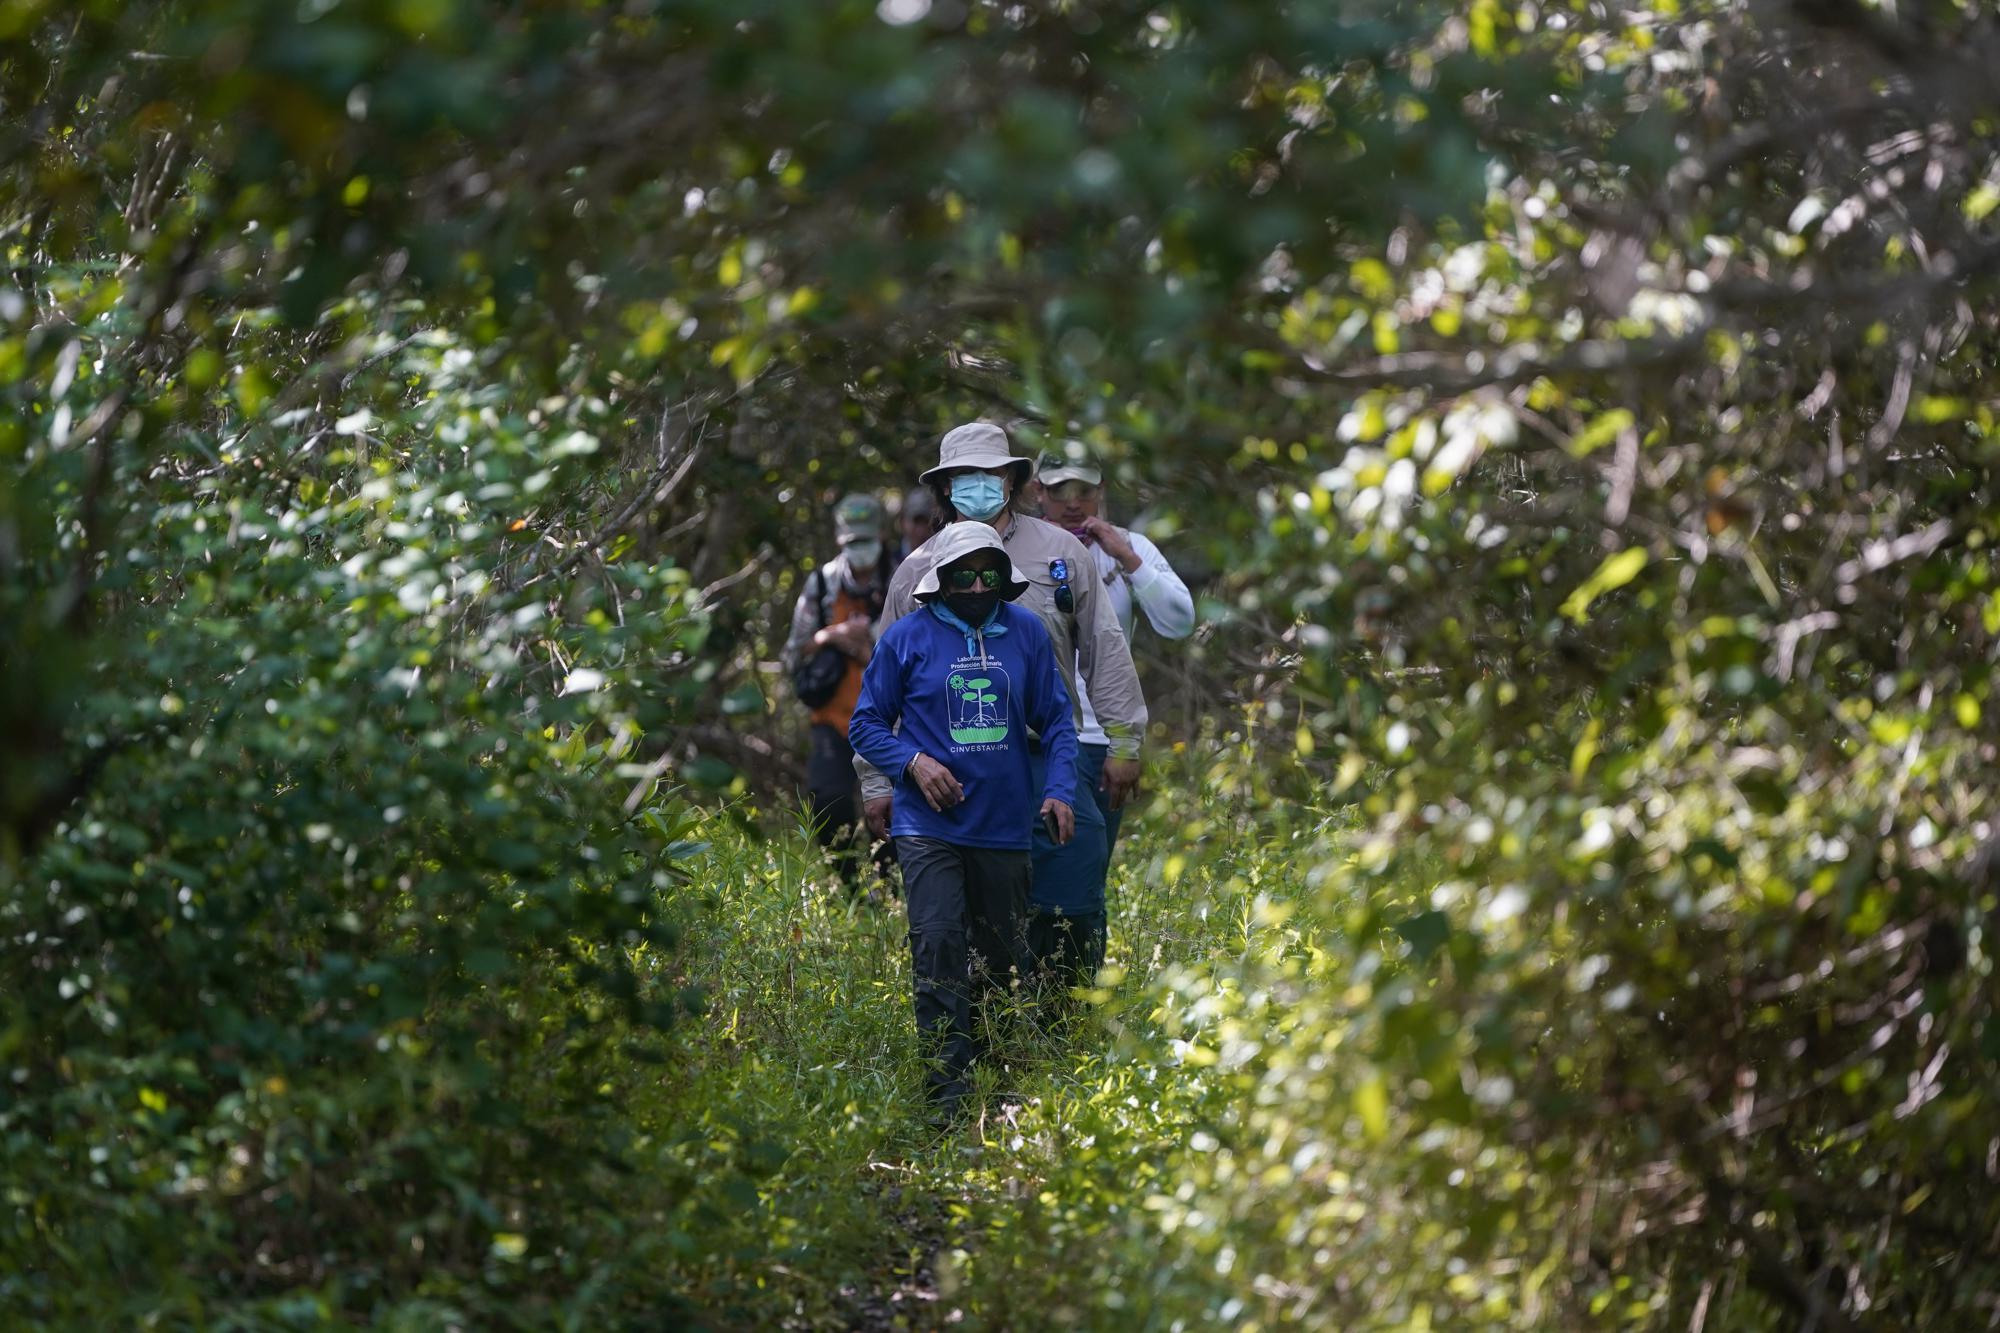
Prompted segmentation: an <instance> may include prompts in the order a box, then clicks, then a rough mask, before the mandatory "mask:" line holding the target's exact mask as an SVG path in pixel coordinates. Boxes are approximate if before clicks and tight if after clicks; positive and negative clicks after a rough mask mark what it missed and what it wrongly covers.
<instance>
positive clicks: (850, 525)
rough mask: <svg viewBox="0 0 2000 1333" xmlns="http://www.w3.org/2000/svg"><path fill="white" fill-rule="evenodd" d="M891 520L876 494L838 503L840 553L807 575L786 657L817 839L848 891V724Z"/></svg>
mask: <svg viewBox="0 0 2000 1333" xmlns="http://www.w3.org/2000/svg"><path fill="white" fill-rule="evenodd" d="M886 522H887V515H886V514H885V513H884V511H883V508H882V504H881V502H880V501H879V500H877V499H876V498H875V497H874V496H872V495H850V496H847V497H846V498H844V499H843V500H841V502H840V503H839V504H837V505H835V506H834V508H833V534H834V540H835V541H836V542H837V543H838V544H839V546H840V554H838V555H836V556H835V557H834V558H833V559H831V560H829V561H827V562H826V563H825V564H823V565H821V566H820V567H819V568H818V569H817V570H815V571H814V572H813V573H812V574H810V575H808V576H807V578H806V582H805V587H804V588H803V589H801V590H800V592H799V598H798V601H797V603H796V604H795V605H794V606H793V607H792V630H791V634H790V635H789V636H788V637H787V638H786V640H785V649H784V653H783V657H782V660H783V663H784V667H785V671H786V674H787V675H788V676H789V677H790V678H791V682H792V691H793V693H794V694H796V695H797V696H798V699H799V702H800V703H802V704H804V705H805V707H806V710H807V716H808V717H809V719H810V722H811V736H812V740H811V749H810V750H809V751H808V754H807V759H806V807H807V810H808V811H809V813H810V815H811V817H812V820H813V825H814V828H815V831H816V834H817V836H818V838H819V842H820V845H821V846H822V847H826V848H827V849H829V850H830V851H831V852H832V853H833V857H834V864H835V865H836V866H837V867H838V868H839V871H840V875H841V878H842V879H843V880H845V881H846V882H847V885H848V887H849V888H850V889H852V888H854V887H856V886H857V875H858V871H859V857H858V856H857V855H856V852H855V847H854V844H855V842H856V838H857V834H856V820H857V817H858V816H859V813H860V811H859V809H858V800H857V791H856V787H855V775H854V751H853V749H852V748H851V747H850V746H849V745H848V741H847V728H848V722H849V720H850V719H851V718H852V717H853V715H854V704H855V700H857V699H858V698H859V697H860V695H861V677H862V671H863V669H864V668H866V667H867V665H868V660H869V658H870V657H871V656H872V655H873V653H874V650H875V626H876V624H877V622H878V621H879V620H880V618H881V615H882V602H883V599H884V598H885V597H886V596H887V593H888V583H889V579H888V561H887V560H885V559H884V558H883V550H882V538H883V536H884V529H885V526H886Z"/></svg>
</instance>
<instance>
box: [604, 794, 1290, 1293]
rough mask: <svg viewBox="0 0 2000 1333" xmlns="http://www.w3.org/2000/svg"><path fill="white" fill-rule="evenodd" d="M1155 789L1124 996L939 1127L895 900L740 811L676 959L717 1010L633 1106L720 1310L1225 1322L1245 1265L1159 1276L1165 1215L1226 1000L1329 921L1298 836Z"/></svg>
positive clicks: (679, 977)
mask: <svg viewBox="0 0 2000 1333" xmlns="http://www.w3.org/2000/svg"><path fill="white" fill-rule="evenodd" d="M1160 776H1162V777H1163V778H1165V779H1166V780H1165V781H1164V782H1163V784H1162V786H1163V789H1164V790H1166V791H1167V792H1169V793H1170V795H1167V796H1161V797H1157V798H1153V799H1150V800H1148V801H1146V802H1144V803H1142V805H1141V806H1140V807H1139V808H1138V809H1137V810H1135V812H1134V814H1133V817H1132V818H1131V819H1129V820H1128V823H1127V832H1126V836H1125V838H1124V840H1123V842H1122V843H1121V846H1120V850H1119V855H1118V864H1117V866H1116V868H1115V870H1114V877H1113V888H1112V909H1113V921H1112V938H1111V949H1110V955H1111V956H1110V965H1109V967H1108V968H1107V970H1106V973H1105V976H1104V978H1103V984H1102V986H1101V988H1099V989H1097V990H1095V991H1093V992H1091V993H1090V994H1088V995H1087V996H1084V997H1081V1002H1080V1004H1079V1006H1078V1011H1077V1016H1076V1017H1075V1018H1074V1019H1073V1021H1071V1022H1070V1023H1068V1024H1066V1025H1057V1026H1055V1027H1047V1026H1043V1025H1039V1024H1036V1023H1034V1022H1031V1021H1027V1019H1028V1018H1029V1017H1030V1016H1029V1015H1026V1014H1015V1015H1012V1016H1011V1018H1012V1019H1013V1021H1009V1022H1005V1023H1003V1024H1002V1025H1000V1029H999V1035H998V1040H997V1044H996V1047H995V1050H994V1052H993V1055H992V1057H991V1058H990V1059H989V1060H988V1061H987V1062H986V1064H985V1065H983V1066H982V1068H981V1070H980V1072H979V1076H978V1085H977V1087H978V1094H979V1095H978V1096H976V1097H975V1098H974V1101H973V1107H972V1110H971V1113H970V1114H969V1115H968V1117H967V1119H966V1120H965V1122H964V1123H962V1124H961V1125H959V1126H958V1127H956V1128H954V1129H951V1130H948V1131H945V1132H944V1133H942V1134H940V1133H938V1132H936V1131H933V1130H931V1129H928V1128H926V1126H925V1124H924V1118H923V1109H924V1108H923V1106H922V1102H921V1071H920V1068H919V1064H918V1060H917V1049H916V1034H915V1029H914V1024H913V1021H912V1018H911V1005H910V993H909V966H908V953H907V945H906V942H905V934H904V932H905V924H904V917H903V912H902V907H901V904H900V902H898V901H895V900H893V899H887V898H886V897H880V898H878V897H877V896H870V897H864V898H862V899H859V900H856V899H851V898H850V897H849V896H848V895H847V894H846V892H845V891H844V890H843V889H842V888H841V887H840V886H839V885H838V883H837V880H836V879H835V877H834V875H833V874H832V871H831V869H830V868H829V867H828V865H827V864H826V862H825V861H824V859H823V858H822V857H821V856H820V855H819V853H818V852H817V851H816V850H815V849H813V848H812V847H811V845H810V843H809V841H808V840H807V839H806V838H804V837H803V836H802V835H801V834H800V833H799V832H797V831H796V830H793V829H786V830H785V832H784V833H783V835H782V836H778V837H774V838H770V839H768V840H765V839H759V838H757V837H755V836H751V835H748V834H746V833H745V832H744V831H743V826H746V825H747V823H748V819H747V818H744V819H739V820H738V821H737V822H736V824H733V825H728V826H727V829H728V831H726V832H724V833H722V834H721V835H720V836H719V837H718V838H717V840H716V842H715V843H714V845H713V846H712V847H711V848H710V849H709V851H708V853H707V856H706V858H705V860H704V861H703V862H702V868H701V870H700V871H699V872H698V874H697V876H696V878H695V880H694V881H693V882H692V883H691V884H690V885H689V886H688V888H687V890H686V891H685V893H684V894H683V895H682V896H681V897H680V898H679V900H677V901H676V902H675V903H674V904H673V910H674V911H676V912H677V913H678V914H679V915H680V916H681V918H682V922H683V925H684V927H685V929H686V936H685V940H684V943H683V945H682V947H681V948H680V949H679V950H677V951H675V952H674V953H672V954H669V955H664V956H662V957H661V958H660V959H659V960H658V979H659V981H660V983H661V984H662V985H663V986H664V985H672V986H675V987H686V986H693V987H695V988H697V991H698V993H699V994H700V995H701V996H702V1008H701V1012H700V1015H699V1017H697V1018H695V1019H693V1020H691V1021H690V1022H689V1023H688V1024H687V1025H686V1026H685V1027H684V1028H683V1029H682V1030H681V1031H680V1032H679V1033H678V1034H677V1037H676V1039H675V1042H674V1043H673V1050H672V1054H671V1056H670V1059H669V1063H668V1064H667V1065H666V1066H665V1067H663V1068H660V1069H658V1070H656V1071H648V1072H647V1073H645V1074H643V1075H640V1076H636V1077H635V1078H634V1080H633V1083H632V1086H631V1087H630V1088H629V1089H628V1090H626V1092H625V1095H626V1096H628V1097H629V1099H630V1105H631V1108H632V1111H633V1115H634V1119H635V1121H636V1123H637V1124H638V1125H639V1126H640V1127H641V1129H642V1130H643V1131H645V1132H647V1133H650V1134H653V1135H656V1136H657V1142H656V1143H653V1144H651V1145H650V1146H651V1147H652V1148H653V1150H654V1151H655V1152H656V1153H657V1155H658V1159H659V1162H660V1169H661V1171H662V1173H663V1176H664V1177H665V1178H667V1179H670V1180H673V1181H676V1182H678V1183H679V1184H680V1185H681V1186H683V1187H684V1188H685V1189H686V1191H687V1194H686V1196H685V1200H686V1201H685V1202H683V1203H679V1204H673V1205H669V1206H668V1207H667V1208H666V1210H665V1216H664V1217H663V1219H662V1230H663V1234H664V1236H665V1244H664V1246H663V1253H662V1257H663V1259H665V1260H666V1261H667V1262H670V1263H671V1264H672V1265H673V1266H674V1267H675V1268H676V1269H677V1270H679V1271H680V1272H681V1273H682V1274H684V1275H685V1289H686V1291H687V1293H688V1297H689V1299H690V1301H691V1303H692V1304H693V1305H694V1306H695V1307H696V1308H697V1309H698V1310H700V1311H703V1312H704V1314H705V1317H706V1318H707V1319H708V1320H710V1321H713V1322H715V1323H716V1324H719V1325H725V1326H726V1325H738V1326H745V1327H748V1326H771V1325H778V1324H783V1325H786V1326H791V1327H802V1328H815V1327H847V1326H853V1325H862V1326H889V1325H890V1324H892V1323H895V1322H899V1321H900V1322H903V1323H907V1324H910V1325H912V1326H916V1327H928V1326H931V1325H933V1324H943V1323H946V1322H968V1323H970V1324H971V1325H972V1326H975V1327H1008V1326H1017V1327H1018V1326H1026V1325H1029V1324H1043V1323H1047V1322H1051V1321H1058V1322H1061V1321H1067V1322H1079V1321H1080V1322H1082V1323H1085V1324H1109V1323H1113V1322H1117V1321H1118V1320H1119V1319H1120V1317H1121V1315H1122V1314H1123V1313H1126V1312H1130V1313H1131V1314H1133V1315H1143V1316H1145V1317H1146V1318H1147V1319H1148V1320H1149V1321H1150V1320H1154V1319H1162V1318H1163V1319H1164V1320H1165V1323H1162V1324H1161V1326H1163V1327H1164V1326H1166V1325H1167V1324H1170V1323H1173V1322H1175V1320H1176V1319H1178V1318H1194V1319H1197V1320H1200V1319H1205V1318H1209V1317H1221V1312H1223V1311H1224V1310H1225V1309H1226V1308H1227V1307H1228V1303H1229V1302H1230V1301H1231V1300H1232V1299H1234V1298H1235V1296H1236V1294H1237V1289H1238V1287H1239V1285H1240V1278H1241V1275H1240V1274H1232V1273H1231V1272H1230V1270H1229V1268H1228V1267H1227V1266H1225V1267H1224V1268H1223V1269H1221V1270H1220V1271H1219V1272H1218V1271H1211V1272H1210V1274H1209V1277H1210V1278H1211V1279H1212V1280H1209V1281H1197V1282H1194V1283H1193V1284H1192V1285H1190V1284H1189V1283H1188V1282H1187V1281H1186V1280H1185V1278H1184V1277H1183V1278H1177V1277H1175V1276H1174V1274H1172V1273H1171V1272H1162V1271H1159V1270H1160V1269H1161V1266H1162V1264H1163V1262H1164V1261H1167V1260H1171V1259H1172V1258H1173V1247H1172V1246H1167V1247H1163V1246H1162V1245H1161V1241H1162V1239H1163V1232H1162V1229H1161V1224H1162V1223H1163V1221H1164V1219H1165V1217H1166V1214H1165V1213H1164V1212H1163V1211H1162V1210H1160V1209H1159V1208H1158V1207H1157V1206H1156V1203H1157V1200H1158V1199H1159V1198H1162V1197H1166V1198H1172V1197H1174V1196H1175V1192H1176V1190H1177V1189H1179V1188H1180V1186H1181V1182H1180V1181H1178V1180H1176V1179H1174V1178H1173V1175H1174V1173H1175V1172H1177V1171H1179V1170H1180V1169H1181V1159H1182V1158H1183V1157H1184V1156H1186V1155H1188V1154H1194V1155H1196V1156H1200V1155H1201V1153H1202V1148H1203V1145H1204V1144H1205V1143H1208V1142H1209V1141H1210V1140H1209V1138H1208V1137H1205V1131H1204V1128H1203V1127H1204V1126H1205V1125H1208V1124H1210V1123H1211V1122H1212V1121H1213V1120H1214V1119H1215V1116H1216V1106H1217V1099H1218V1098H1225V1099H1226V1098H1227V1097H1228V1096H1229V1095H1231V1094H1232V1091H1233V1088H1234V1084H1233V1082H1232V1078H1231V1076H1230V1075H1228V1074H1227V1072H1226V1071H1224V1070H1221V1069H1217V1068H1216V1067H1215V1055H1216V1053H1215V1048H1214V1041H1215V1036H1214V1034H1213V1033H1207V1034H1206V1035H1204V1030H1205V1029H1206V1028H1207V1027H1208V1026H1210V1025H1211V1020H1215V1019H1217V1018H1218V1017H1219V1016H1220V1015H1221V1014H1222V1012H1223V1010H1224V1009H1226V1008H1230V1007H1231V1006H1230V1004H1229V1003H1228V1002H1226V1001H1225V1002H1223V1003H1221V1004H1218V1002H1217V998H1216V997H1218V996H1225V997H1226V996H1228V995H1229V994H1231V988H1232V987H1239V988H1240V986H1241V984H1242V983H1241V978H1242V977H1244V976H1247V975H1250V974H1251V973H1252V972H1261V973H1263V974H1267V975H1268V976H1270V977H1272V978H1274V979H1276V980H1278V981H1279V982H1280V984H1281V985H1282V984H1284V983H1283V978H1284V977H1285V976H1286V975H1288V974H1289V975H1291V976H1293V977H1294V978H1295V979H1296V977H1297V976H1299V975H1301V972H1300V968H1301V967H1302V966H1303V964H1304V962H1305V960H1307V959H1308V958H1309V956H1310V953H1311V951H1312V949H1313V937H1314V936H1313V932H1314V929H1315V928H1314V927H1313V926H1312V924H1311V922H1312V921H1313V919H1314V917H1313V914H1312V913H1310V912H1301V911H1299V910H1298V909H1299V907H1300V905H1301V903H1300V899H1301V898H1302V897H1304V896H1309V894H1310V892H1311V891H1310V890H1308V889H1307V888H1306V880H1305V876H1304V874H1303V870H1304V867H1300V866H1296V865H1293V864H1290V863H1289V862H1288V860H1287V856H1286V847H1285V845H1284V839H1285V838H1286V836H1287V835H1285V834H1282V833H1279V834H1272V833H1269V832H1262V833H1260V832H1257V831H1256V829H1257V828H1263V829H1266V830H1268V829H1269V828H1270V827H1271V826H1270V824H1269V823H1268V821H1267V822H1266V823H1264V824H1261V825H1257V826H1253V825H1251V824H1250V823H1248V822H1246V821H1244V820H1241V819H1239V818H1238V817H1237V816H1236V814H1235V813H1233V811H1234V810H1235V809H1236V808H1237V802H1236V799H1235V794H1234V793H1233V792H1232V791H1230V790H1229V789H1228V788H1227V787H1226V786H1216V785H1210V784H1208V783H1207V782H1206V781H1205V779H1204V774H1203V772H1202V770H1201V769H1200V768H1199V767H1197V766H1194V765H1193V764H1189V765H1187V766H1186V771H1185V772H1177V773H1174V774H1171V775H1166V774H1162V775H1160ZM738 813H739V815H744V816H748V815H750V814H754V813H755V812H748V811H739V812H738ZM721 823H722V821H718V824H719V825H720V824H721ZM1317 832H1324V822H1323V821H1319V824H1318V828H1317ZM1312 845H1314V846H1322V845H1324V844H1323V843H1321V842H1319V841H1318V840H1317V839H1315V840H1314V841H1313V843H1312ZM1294 984H1295V983H1294ZM1275 996H1276V993H1275V992H1270V993H1265V994H1264V995H1263V998H1262V999H1261V1000H1260V1001H1259V1003H1260V1004H1262V1005H1264V1006H1265V1007H1266V1008H1268V1007H1269V1005H1271V1004H1272V1003H1275V1002H1276V998H1275ZM1266 1016H1267V1017H1268V1015H1266ZM1230 1021H1231V1022H1236V1021H1238V1020H1237V1019H1231V1020H1230ZM717 1179H720V1180H722V1181H723V1182H724V1184H723V1187H722V1188H721V1189H720V1190H717V1189H716V1188H714V1186H713V1182H714V1181H716V1180H717ZM1184 1220H1185V1219H1183V1221H1184ZM1135 1221H1136V1222H1137V1223H1139V1224H1138V1225H1134V1222H1135ZM1166 1230H1167V1231H1171V1230H1173V1228H1172V1227H1171V1226H1168V1227H1167V1228H1166ZM1211 1269H1212V1265H1211Z"/></svg>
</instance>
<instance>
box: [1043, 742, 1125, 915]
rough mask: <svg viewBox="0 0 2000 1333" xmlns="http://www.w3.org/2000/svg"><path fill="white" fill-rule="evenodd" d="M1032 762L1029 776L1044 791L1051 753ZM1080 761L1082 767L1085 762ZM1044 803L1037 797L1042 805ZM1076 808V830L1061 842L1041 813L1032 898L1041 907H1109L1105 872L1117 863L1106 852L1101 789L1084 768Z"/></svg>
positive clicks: (1074, 910) (1077, 911) (1068, 911)
mask: <svg viewBox="0 0 2000 1333" xmlns="http://www.w3.org/2000/svg"><path fill="white" fill-rule="evenodd" d="M1032 765H1033V771H1032V773H1031V775H1030V777H1029V781H1030V782H1032V783H1033V784H1034V790H1035V791H1037V792H1039V791H1042V790H1044V789H1045V788H1046V787H1047V785H1048V772H1049V764H1048V756H1046V755H1044V754H1040V753H1037V754H1035V755H1034V756H1033V759H1032ZM1077 767H1078V768H1079V770H1081V769H1082V768H1083V767H1084V766H1083V765H1082V764H1078V766H1077ZM1041 804H1042V803H1041V802H1040V801H1036V802H1035V808H1036V810H1037V811H1039V810H1040V809H1041ZM1070 808H1071V809H1072V810H1073V811H1074V812H1075V814H1076V832H1075V835H1074V836H1072V837H1071V838H1070V840H1069V841H1068V842H1067V843H1065V844H1064V845H1062V846H1060V847H1058V846H1057V845H1056V844H1055V843H1053V842H1051V841H1049V835H1048V832H1047V831H1046V830H1045V829H1043V828H1042V821H1041V816H1040V815H1039V814H1037V815H1036V817H1035V843H1034V863H1035V879H1034V883H1033V885H1032V886H1031V887H1030V889H1029V892H1028V901H1029V903H1030V904H1031V905H1032V906H1033V907H1034V909H1035V910H1036V911H1037V912H1056V913H1060V914H1062V915H1064V916H1076V915H1081V914H1083V913H1086V912H1102V911H1103V910H1104V872H1105V870H1107V869H1108V868H1109V867H1110V864H1111V862H1110V857H1109V856H1108V855H1107V854H1106V852H1105V844H1104V813H1103V811H1102V810H1101V809H1099V807H1098V804H1097V793H1096V792H1095V791H1093V790H1092V788H1091V784H1090V783H1089V782H1087V781H1085V779H1084V775H1083V773H1082V772H1081V771H1079V772H1078V774H1077V780H1076V801H1075V803H1074V804H1073V805H1072V806H1071V807H1070Z"/></svg>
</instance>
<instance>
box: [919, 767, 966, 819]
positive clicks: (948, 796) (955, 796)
mask: <svg viewBox="0 0 2000 1333" xmlns="http://www.w3.org/2000/svg"><path fill="white" fill-rule="evenodd" d="M910 779H911V780H912V781H913V782H915V783H916V784H917V790H918V791H920V792H922V793H923V794H924V799H925V800H926V801H929V802H930V803H931V809H933V810H949V809H951V808H952V807H953V806H954V805H957V804H958V803H959V802H960V801H962V800H964V799H965V788H963V787H961V786H959V785H958V779H957V778H955V777H953V776H952V775H951V770H950V769H948V768H946V767H945V766H944V765H943V764H940V763H939V762H938V761H937V760H935V759H933V758H931V757H930V756H929V755H927V754H920V755H918V756H917V757H916V758H915V759H913V760H911V761H910Z"/></svg>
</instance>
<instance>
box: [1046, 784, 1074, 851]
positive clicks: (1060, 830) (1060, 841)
mask: <svg viewBox="0 0 2000 1333" xmlns="http://www.w3.org/2000/svg"><path fill="white" fill-rule="evenodd" d="M1042 813H1043V814H1044V815H1054V816H1055V817H1056V846H1058V847H1061V846H1063V845H1064V844H1066V843H1068V842H1069V840H1070V839H1071V838H1073V837H1075V836H1076V812H1075V811H1073V810H1071V809H1070V808H1069V806H1068V805H1067V804H1065V803H1064V802H1062V801H1058V800H1057V799H1056V798H1055V797H1053V796H1051V797H1049V798H1048V799H1047V800H1045V801H1043V802H1042Z"/></svg>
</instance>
